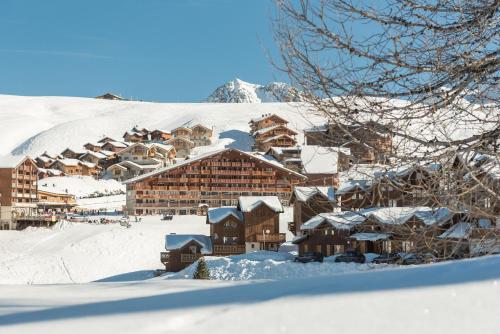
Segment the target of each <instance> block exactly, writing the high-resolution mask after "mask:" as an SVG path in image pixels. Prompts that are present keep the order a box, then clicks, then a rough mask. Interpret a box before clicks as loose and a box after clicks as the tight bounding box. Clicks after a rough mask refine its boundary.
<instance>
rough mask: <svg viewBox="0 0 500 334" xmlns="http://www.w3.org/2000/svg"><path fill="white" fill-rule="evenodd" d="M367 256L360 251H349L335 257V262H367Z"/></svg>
mask: <svg viewBox="0 0 500 334" xmlns="http://www.w3.org/2000/svg"><path fill="white" fill-rule="evenodd" d="M365 261H366V258H365V256H364V255H363V254H361V253H360V252H358V251H347V252H345V253H344V254H339V255H337V257H336V258H335V262H355V263H365Z"/></svg>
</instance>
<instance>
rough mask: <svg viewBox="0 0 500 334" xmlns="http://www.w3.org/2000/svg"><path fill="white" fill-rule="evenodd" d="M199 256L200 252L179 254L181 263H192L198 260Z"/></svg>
mask: <svg viewBox="0 0 500 334" xmlns="http://www.w3.org/2000/svg"><path fill="white" fill-rule="evenodd" d="M200 257H201V254H181V262H182V263H192V262H194V261H196V260H198V259H199V258H200Z"/></svg>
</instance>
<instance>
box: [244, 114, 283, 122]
mask: <svg viewBox="0 0 500 334" xmlns="http://www.w3.org/2000/svg"><path fill="white" fill-rule="evenodd" d="M273 117H275V118H279V119H281V120H282V121H284V123H288V121H287V120H286V119H284V118H283V117H281V116H278V115H276V114H267V115H262V116H260V117H256V118H252V119H251V120H250V123H258V122H262V121H263V120H265V119H268V118H273Z"/></svg>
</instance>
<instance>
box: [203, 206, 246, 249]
mask: <svg viewBox="0 0 500 334" xmlns="http://www.w3.org/2000/svg"><path fill="white" fill-rule="evenodd" d="M207 224H209V225H210V237H211V238H212V245H213V251H214V255H218V256H225V255H234V254H243V253H245V241H246V239H245V221H244V217H243V213H242V212H241V211H240V210H238V208H236V207H220V208H212V209H209V210H208V213H207Z"/></svg>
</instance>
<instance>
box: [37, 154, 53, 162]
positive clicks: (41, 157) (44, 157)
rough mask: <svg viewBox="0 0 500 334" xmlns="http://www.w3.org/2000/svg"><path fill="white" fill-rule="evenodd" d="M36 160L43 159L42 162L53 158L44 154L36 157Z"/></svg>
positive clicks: (50, 160)
mask: <svg viewBox="0 0 500 334" xmlns="http://www.w3.org/2000/svg"><path fill="white" fill-rule="evenodd" d="M36 160H40V161H43V162H52V161H54V159H52V158H49V157H46V156H44V155H42V156H39V157H37V158H36Z"/></svg>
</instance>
